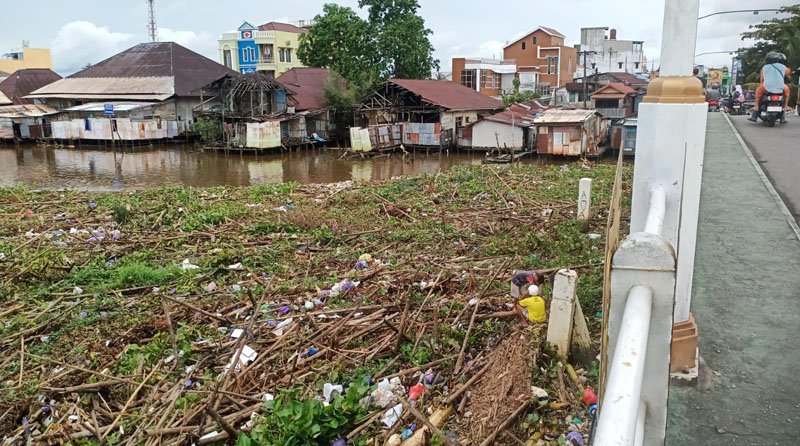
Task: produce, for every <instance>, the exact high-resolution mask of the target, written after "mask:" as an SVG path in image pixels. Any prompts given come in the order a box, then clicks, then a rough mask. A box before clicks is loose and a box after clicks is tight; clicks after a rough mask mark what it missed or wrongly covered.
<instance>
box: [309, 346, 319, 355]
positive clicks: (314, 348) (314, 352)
mask: <svg viewBox="0 0 800 446" xmlns="http://www.w3.org/2000/svg"><path fill="white" fill-rule="evenodd" d="M317 353H319V350H317V348H316V347H311V348H309V349H308V356H314V355H316V354H317Z"/></svg>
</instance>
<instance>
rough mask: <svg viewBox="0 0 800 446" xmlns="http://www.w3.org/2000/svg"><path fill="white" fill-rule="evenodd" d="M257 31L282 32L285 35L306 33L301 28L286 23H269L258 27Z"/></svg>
mask: <svg viewBox="0 0 800 446" xmlns="http://www.w3.org/2000/svg"><path fill="white" fill-rule="evenodd" d="M258 30H259V31H283V32H287V33H295V34H300V33H304V32H306V30H304V29H303V28H299V27H297V26H294V25H290V24H288V23H281V22H269V23H265V24H263V25H260V26H259V27H258Z"/></svg>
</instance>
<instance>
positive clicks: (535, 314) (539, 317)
mask: <svg viewBox="0 0 800 446" xmlns="http://www.w3.org/2000/svg"><path fill="white" fill-rule="evenodd" d="M519 304H520V305H521V306H522V307H524V308H526V309H527V310H528V320H529V321H531V322H535V323H537V322H544V321H546V320H547V314H546V312H545V308H544V299H542V298H541V297H539V296H531V297H528V298H525V299H522V300H521V301H519Z"/></svg>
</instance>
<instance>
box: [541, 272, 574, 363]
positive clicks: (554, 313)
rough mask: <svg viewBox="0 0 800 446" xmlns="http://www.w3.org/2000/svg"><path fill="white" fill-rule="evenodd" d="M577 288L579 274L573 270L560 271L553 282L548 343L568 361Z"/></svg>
mask: <svg viewBox="0 0 800 446" xmlns="http://www.w3.org/2000/svg"><path fill="white" fill-rule="evenodd" d="M577 286H578V273H576V272H575V271H572V270H567V269H562V270H560V271H558V272H557V273H556V278H555V280H553V300H552V301H551V302H550V320H549V322H548V324H547V343H548V344H551V345H552V346H553V347H555V350H556V352H557V353H558V356H559V357H560V358H561V359H567V357H568V356H569V347H570V344H571V343H572V327H573V326H574V321H573V317H574V316H575V297H576V295H577Z"/></svg>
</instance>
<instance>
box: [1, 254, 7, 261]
mask: <svg viewBox="0 0 800 446" xmlns="http://www.w3.org/2000/svg"><path fill="white" fill-rule="evenodd" d="M5 260H6V253H4V252H0V262H5Z"/></svg>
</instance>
